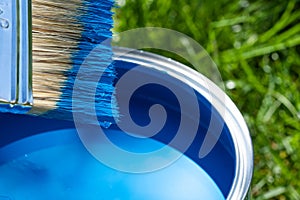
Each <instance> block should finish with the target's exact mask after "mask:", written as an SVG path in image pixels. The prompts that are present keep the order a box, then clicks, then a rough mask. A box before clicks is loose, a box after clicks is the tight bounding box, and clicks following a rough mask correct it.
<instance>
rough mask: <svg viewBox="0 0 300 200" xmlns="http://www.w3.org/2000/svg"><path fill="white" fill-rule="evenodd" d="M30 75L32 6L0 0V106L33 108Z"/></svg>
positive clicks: (23, 2)
mask: <svg viewBox="0 0 300 200" xmlns="http://www.w3.org/2000/svg"><path fill="white" fill-rule="evenodd" d="M31 71H32V61H31V5H30V3H29V2H28V0H25V1H24V0H0V106H1V104H2V106H3V105H4V106H6V107H7V109H14V108H15V109H17V110H20V109H22V108H23V106H25V107H26V106H30V105H31V104H32V101H33V98H32V81H31V74H32V72H31ZM1 110H3V109H1Z"/></svg>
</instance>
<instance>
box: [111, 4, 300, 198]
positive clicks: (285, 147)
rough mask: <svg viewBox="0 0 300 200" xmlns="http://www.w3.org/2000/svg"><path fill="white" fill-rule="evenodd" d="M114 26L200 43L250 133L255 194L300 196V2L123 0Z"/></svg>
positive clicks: (285, 196)
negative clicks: (160, 31) (171, 33)
mask: <svg viewBox="0 0 300 200" xmlns="http://www.w3.org/2000/svg"><path fill="white" fill-rule="evenodd" d="M118 6H119V8H118V9H115V12H116V15H115V23H116V24H115V31H116V32H121V31H125V30H129V29H133V28H137V27H149V26H154V27H164V28H169V29H173V30H176V31H179V32H182V33H184V34H186V35H188V36H190V37H192V38H193V39H195V40H196V41H197V42H199V44H201V45H202V46H203V47H204V48H205V49H206V50H207V51H208V52H209V54H210V55H211V57H212V58H213V60H214V61H215V62H216V64H217V66H218V67H219V70H220V72H221V75H222V78H223V81H224V82H225V85H226V86H227V90H226V92H227V94H228V95H229V96H230V97H231V98H232V100H233V101H234V102H235V103H236V104H237V106H238V108H239V109H240V110H241V112H242V114H243V115H244V117H245V119H246V121H247V123H248V126H249V129H250V131H251V135H252V139H253V144H254V152H255V161H254V162H255V163H254V165H255V167H254V176H253V181H252V191H251V196H252V199H257V200H260V199H280V200H285V199H300V92H299V91H300V1H299V0H272V1H268V0H251V1H250V0H249V1H247V0H216V1H213V0H178V1H177V0H119V1H118Z"/></svg>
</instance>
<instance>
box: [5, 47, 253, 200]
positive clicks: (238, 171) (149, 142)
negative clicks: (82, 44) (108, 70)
mask: <svg viewBox="0 0 300 200" xmlns="http://www.w3.org/2000/svg"><path fill="white" fill-rule="evenodd" d="M114 62H115V63H114V64H115V66H116V70H117V76H118V79H117V80H116V90H117V94H118V95H117V97H116V100H117V101H119V102H126V103H128V104H124V105H120V113H121V116H123V118H122V117H121V119H120V121H117V120H116V124H109V126H107V127H106V128H103V129H104V132H105V134H106V137H107V138H108V139H109V140H110V141H112V143H113V144H114V145H115V146H117V147H119V148H120V149H123V150H125V151H126V152H131V153H132V152H133V153H134V154H143V155H147V156H146V157H143V159H144V160H143V161H145V162H144V164H138V158H137V160H135V161H136V163H135V164H132V163H130V162H127V161H126V160H125V161H124V160H123V161H124V162H125V164H124V163H123V162H119V163H117V165H115V164H116V162H114V161H120V160H118V158H117V157H118V155H117V154H113V153H112V154H108V156H107V157H108V160H107V159H106V158H104V157H101V155H100V156H99V157H97V155H96V154H97V152H96V153H95V152H93V151H94V150H93V149H91V148H90V147H91V146H89V145H90V144H91V143H92V142H91V141H88V140H84V139H83V138H82V133H80V131H78V124H77V122H76V116H75V117H74V118H75V123H74V122H68V121H62V120H55V119H44V118H41V117H30V116H25V115H13V114H1V115H0V123H1V126H0V138H1V139H0V167H3V166H5V167H7V166H9V168H8V169H11V168H13V170H12V171H9V170H8V169H7V168H5V169H6V170H8V171H7V174H9V173H11V174H10V177H9V179H10V180H12V179H16V180H18V179H19V180H22V181H24V180H28V177H30V179H31V181H29V182H23V183H22V185H23V186H20V185H19V187H20V188H21V189H20V191H19V192H21V193H22V192H23V194H27V195H32V194H33V193H31V194H30V193H29V194H28V191H30V190H31V189H36V188H39V187H40V186H41V185H42V184H43V183H44V182H50V183H51V184H52V185H51V187H52V188H53V190H52V191H51V190H49V189H48V190H47V191H43V189H41V188H40V189H41V191H42V192H41V193H39V194H36V195H45V194H46V193H51V192H52V195H53V191H54V193H55V191H64V192H65V195H66V196H64V197H71V196H68V195H71V193H74V191H73V190H75V189H74V188H80V185H82V184H83V183H85V184H86V185H88V187H87V188H85V189H83V190H84V191H85V192H84V193H85V195H87V194H88V195H91V198H90V199H93V198H92V196H94V197H95V196H96V194H95V193H94V194H91V191H93V192H95V191H97V189H95V188H94V187H95V183H96V182H88V181H87V180H85V179H84V177H85V176H87V177H93V176H96V177H97V176H99V177H100V176H102V177H104V178H103V179H101V180H98V182H97V184H99V182H101V183H102V185H101V188H102V191H106V192H104V193H105V195H106V196H105V197H107V198H110V199H111V198H120V199H130V198H132V197H134V195H136V196H135V197H136V198H141V197H142V196H143V197H145V195H146V196H147V197H148V198H144V199H170V198H173V199H176V197H177V199H180V198H181V199H182V197H183V196H180V195H186V196H185V198H184V199H197V197H199V198H200V199H201V198H204V199H205V198H206V199H207V198H208V199H222V198H223V199H233V200H236V199H244V198H246V195H247V192H248V189H249V187H250V183H251V178H252V170H253V152H252V144H251V138H250V135H249V132H248V129H247V126H246V124H245V122H244V120H243V117H242V115H241V114H240V112H239V111H238V109H237V108H236V106H235V105H234V103H233V102H232V101H231V100H230V99H229V98H228V97H227V95H226V94H225V93H224V92H223V91H222V90H221V89H219V88H218V87H217V86H216V85H215V84H214V83H213V82H211V81H210V80H208V79H207V78H206V77H204V76H202V75H201V74H199V73H197V72H195V71H193V70H191V69H189V68H188V67H186V66H184V65H182V64H180V63H178V62H175V61H172V60H170V59H168V58H164V57H161V56H158V55H155V54H151V53H145V52H141V51H132V50H129V49H122V48H118V49H115V58H114ZM135 84H137V85H135ZM126 88H127V89H126ZM128 88H129V89H128ZM131 89H132V91H129V90H131ZM157 105H160V106H161V107H160V106H157ZM162 107H163V109H162ZM126 109H127V110H126ZM128 114H129V115H128ZM126 115H127V116H126ZM127 118H130V119H127ZM130 120H131V121H130ZM161 122H163V123H161ZM122 123H123V124H122ZM132 123H134V124H135V125H134V124H132ZM152 124H154V125H153V127H154V128H153V127H152ZM158 126H161V127H160V128H157V127H158ZM145 127H146V128H148V129H151V131H153V132H154V133H150V132H149V133H148V132H147V133H146V132H143V133H140V131H139V130H145V129H144V128H145ZM149 127H152V128H149ZM76 128H77V130H76ZM156 128H157V130H156ZM124 129H125V131H124ZM77 132H78V133H79V136H78V135H77ZM129 132H130V133H131V134H129ZM143 134H144V135H143ZM73 144H77V145H78V144H81V147H78V146H75V147H74V146H72V145H73ZM82 144H83V145H82ZM70 145H71V146H70ZM56 146H60V147H61V146H62V147H63V148H65V147H67V148H68V151H65V149H63V150H60V151H55V150H53V147H56ZM100 146H101V145H100ZM102 146H108V143H103V145H102ZM165 147H167V150H166V151H164V152H163V153H161V152H160V153H161V154H160V155H158V156H157V155H156V154H152V153H153V152H159V150H160V149H163V148H165ZM109 148H110V147H108V149H109ZM170 149H172V150H170ZM173 149H174V150H175V151H176V152H177V153H174V154H173ZM48 150H49V151H50V152H48V153H46V154H43V153H45V151H48ZM86 150H88V151H86ZM36 152H42V154H38V153H36ZM62 152H64V153H66V152H67V153H68V155H61V154H64V153H62ZM70 152H73V154H72V153H71V155H70ZM83 152H85V153H83ZM111 152H113V151H111ZM88 153H91V154H92V155H93V156H94V158H96V159H93V161H90V160H89V159H91V158H89V159H87V160H84V161H81V163H89V164H90V165H89V166H87V168H86V169H87V170H84V169H82V168H80V167H79V168H78V166H77V165H78V163H80V162H79V161H78V157H72V156H75V155H77V154H79V155H81V156H82V158H84V159H86V158H85V157H86V156H87V154H88ZM93 153H94V154H93ZM98 153H99V152H98ZM100 153H103V152H100ZM83 154H84V155H83ZM45 155H47V157H49V158H48V159H46V158H45ZM106 155H107V154H106ZM173 155H175V156H173ZM55 156H65V158H66V159H70V162H69V164H68V163H66V162H63V159H62V158H60V160H57V159H55ZM155 156H156V157H155ZM154 157H155V158H157V157H159V158H160V160H159V161H158V160H155V159H154V160H155V161H157V162H151V161H153V159H152V158H154ZM126 158H127V157H126ZM130 158H131V157H130V155H128V159H130ZM112 159H113V160H112ZM148 159H149V160H148ZM95 160H98V161H100V162H101V163H103V165H101V167H99V166H98V168H97V167H96V168H92V169H93V170H91V168H90V167H91V165H94V164H95V163H92V164H91V162H94V161H95ZM131 161H132V160H131ZM100 162H97V163H100ZM7 163H9V164H8V165H7ZM156 163H158V165H156ZM60 164H61V165H60ZM123 164H124V165H123ZM151 164H152V165H151ZM1 165H2V166H1ZM45 165H46V166H45ZM66 165H68V166H67V167H68V168H66V169H65V171H64V172H61V171H62V170H63V169H62V168H61V166H66ZM95 165H97V164H95ZM133 165H134V166H133ZM56 166H60V167H56ZM82 166H85V165H84V164H82ZM136 166H138V167H136ZM69 167H70V168H69ZM135 167H136V168H135ZM172 167H175V169H176V170H174V171H172V170H173V168H172ZM176 167H177V168H176ZM195 167H196V168H197V167H198V168H197V169H199V170H198V172H199V171H200V170H202V171H201V173H199V176H197V174H198V172H194V169H195ZM48 168H49V169H48ZM179 168H180V170H179V171H182V170H183V171H184V173H183V172H181V173H179V171H178V169H179ZM2 169H4V168H2ZM70 169H73V170H74V171H72V173H69V179H70V180H71V181H66V180H62V179H58V180H60V181H61V182H62V183H63V184H58V185H59V188H58V185H57V184H54V183H53V182H51V181H50V180H52V179H51V174H52V175H53V174H55V176H57V177H64V176H63V175H64V174H68V173H67V172H68V170H70ZM78 169H80V170H82V171H78ZM139 170H140V171H139ZM164 170H165V171H164ZM185 170H186V171H187V173H186V171H185ZM87 171H92V172H93V173H94V174H86V173H87ZM99 171H102V172H103V173H102V174H101V173H100V174H99ZM196 171H197V170H196ZM81 172H82V174H83V175H82V176H78V177H77V178H78V179H76V178H71V176H72V174H75V173H77V174H80V173H81ZM135 172H136V173H135ZM188 172H191V173H192V176H191V174H188ZM155 173H158V174H156V175H155ZM159 173H162V174H159ZM24 174H25V175H24ZM26 174H27V175H28V176H27V175H26ZM166 174H169V175H166ZM179 174H181V175H180V176H179ZM182 174H185V175H186V177H189V178H184V176H183V175H182ZM143 175H144V176H143ZM152 175H153V176H152ZM189 175H190V176H189ZM193 175H194V176H193ZM23 176H24V177H23ZM32 177H33V178H32ZM141 177H142V178H141ZM193 177H196V180H193ZM203 177H204V178H203ZM205 178H207V181H205V182H203V181H202V185H201V181H200V182H199V183H198V182H197V180H198V181H199V179H203V180H204V179H205ZM124 180H125V181H124ZM183 180H185V181H183ZM191 180H192V181H191ZM22 181H21V182H22ZM52 181H53V180H52ZM147 181H148V182H147ZM189 181H191V182H189ZM193 181H194V182H193ZM176 182H178V185H176V184H175V186H177V187H174V185H172V184H174V183H176ZM37 183H38V184H37ZM56 183H57V180H56ZM71 183H72V184H71ZM192 183H194V184H192ZM203 183H205V184H203ZM11 184H15V183H13V181H12V183H11ZM24 184H27V185H29V186H30V185H33V186H32V188H30V187H29V186H28V187H29V188H27V193H26V191H25V190H26V187H25V186H24ZM53 184H54V185H53ZM147 185H148V187H147ZM156 185H157V187H156ZM166 185H169V186H170V187H167V188H169V190H168V189H164V190H161V189H159V187H161V188H164V187H166ZM192 185H194V186H199V188H193V187H192ZM48 186H49V185H48ZM140 186H143V187H140ZM207 186H209V187H208V189H207V188H206V190H207V191H210V193H213V192H214V191H215V192H216V194H214V195H213V196H205V195H211V194H204V193H197V191H201V187H202V189H203V188H205V187H207ZM1 187H4V186H3V184H2V185H1V183H0V197H2V196H3V198H4V197H5V198H7V199H14V198H15V197H16V196H18V195H20V194H16V193H13V192H12V193H9V192H8V193H6V194H4V193H3V192H5V191H1ZM51 187H47V188H51ZM14 188H16V187H14ZM104 188H105V189H104ZM172 188H173V190H172V191H170V190H171V189H172ZM174 188H175V190H174ZM180 188H184V190H180ZM209 188H210V189H209ZM23 189H24V190H23ZM116 191H118V192H116ZM141 191H143V192H141ZM93 192H92V193H93ZM110 192H111V193H110ZM180 192H181V193H180ZM79 193H80V192H79ZM104 193H103V194H104ZM112 193H114V194H115V195H117V196H113V195H112ZM103 194H102V195H103ZM171 194H172V195H173V196H172V195H171ZM1 195H2V196H1ZM77 195H79V196H80V194H77ZM81 195H82V194H81ZM151 195H154V196H151ZM170 195H171V196H170ZM201 195H202V196H201ZM39 197H41V196H39ZM50 197H57V196H51V195H50V194H49V198H50ZM59 197H62V196H59ZM77 197H78V196H77ZM98 197H99V196H98ZM29 198H30V196H29ZM33 199H34V198H33Z"/></svg>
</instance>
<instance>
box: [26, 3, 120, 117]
mask: <svg viewBox="0 0 300 200" xmlns="http://www.w3.org/2000/svg"><path fill="white" fill-rule="evenodd" d="M112 7H113V1H111V0H98V1H95V0H68V1H61V0H32V40H33V42H32V44H33V46H32V48H33V51H32V54H33V95H34V108H33V109H32V110H31V113H33V114H41V113H47V114H48V115H55V116H54V117H59V116H58V115H61V117H63V118H66V114H69V116H68V117H67V118H70V113H71V112H72V91H73V85H74V81H75V79H76V75H77V72H78V70H79V68H80V66H81V65H82V63H83V61H84V60H85V58H86V57H87V56H88V55H89V53H90V52H91V50H93V49H94V48H95V47H96V46H98V48H99V44H100V43H102V42H103V41H104V40H106V39H108V38H110V37H111V35H112V33H111V28H112V24H113V20H112V12H111V8H112ZM101 45H102V44H101ZM100 49H102V51H101V52H100V53H99V59H97V62H93V63H91V64H89V67H90V68H91V70H90V71H91V74H93V71H94V70H93V69H95V71H98V72H99V70H100V71H101V70H102V71H101V72H104V76H105V77H104V79H103V80H104V81H102V82H100V83H99V85H98V87H97V92H96V94H95V95H96V96H95V99H96V102H97V105H96V109H97V115H98V117H99V119H100V121H111V120H112V119H113V117H114V116H115V115H117V106H116V105H114V103H111V98H112V96H113V93H114V87H113V81H114V78H115V72H114V68H113V65H112V50H111V48H110V46H107V45H102V46H101V47H100ZM88 85H89V84H86V86H83V87H88ZM82 92H83V94H82V95H83V96H84V95H85V94H84V90H83V91H82ZM98 94H99V95H98ZM75 104H76V105H79V106H82V112H84V110H85V109H84V106H85V105H84V102H75ZM81 104H82V105H81ZM49 113H50V114H49ZM87 114H88V113H87Z"/></svg>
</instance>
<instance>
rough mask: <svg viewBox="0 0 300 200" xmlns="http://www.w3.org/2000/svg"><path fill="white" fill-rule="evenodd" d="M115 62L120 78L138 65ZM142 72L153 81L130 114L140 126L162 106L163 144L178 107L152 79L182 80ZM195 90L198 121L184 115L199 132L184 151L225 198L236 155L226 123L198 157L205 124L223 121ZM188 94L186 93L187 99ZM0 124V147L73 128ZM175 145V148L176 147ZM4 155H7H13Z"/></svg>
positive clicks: (19, 119) (7, 117)
mask: <svg viewBox="0 0 300 200" xmlns="http://www.w3.org/2000/svg"><path fill="white" fill-rule="evenodd" d="M115 64H116V66H117V74H118V77H119V79H121V77H122V76H123V75H124V74H126V72H127V71H129V70H131V69H133V68H135V67H136V66H137V64H134V63H131V62H126V61H116V63H115ZM141 75H142V76H150V77H151V78H153V79H154V83H153V84H148V85H145V86H143V87H140V88H139V89H138V90H137V91H136V92H135V93H134V94H133V96H132V98H131V101H130V114H131V117H132V119H133V120H134V121H135V122H136V123H137V124H139V125H140V126H145V125H147V124H148V123H149V116H148V114H149V108H150V107H151V106H152V105H153V104H160V105H162V106H163V107H164V108H165V110H166V112H167V116H168V118H167V121H166V124H165V126H164V127H163V128H162V130H161V131H160V132H159V133H158V134H156V135H154V136H153V137H152V139H154V140H156V141H159V142H161V143H163V144H169V143H170V141H171V140H172V138H174V137H175V135H174V134H176V130H177V129H178V126H179V124H180V119H181V113H180V109H179V107H180V106H179V102H178V100H177V99H176V96H175V95H174V94H173V93H172V91H170V90H168V88H166V87H163V86H160V85H158V84H155V80H157V79H164V80H165V81H168V82H171V83H172V84H173V85H174V86H175V87H181V85H182V84H185V83H183V82H182V81H179V80H177V79H175V78H173V77H171V76H168V75H167V74H164V75H162V73H161V72H159V71H156V70H152V69H149V68H147V69H145V71H141ZM117 92H120V91H117ZM195 93H196V96H197V100H198V102H199V104H198V105H199V110H200V122H199V121H194V119H193V116H189V113H185V114H184V117H187V118H189V119H190V122H191V123H196V124H197V125H198V131H197V135H196V137H195V139H194V140H193V141H192V143H191V145H190V146H189V148H188V149H187V151H185V152H183V153H184V155H186V156H187V157H188V158H190V159H191V160H192V161H193V162H194V163H196V164H197V165H199V166H200V167H201V168H202V169H203V170H204V171H205V172H206V173H207V174H208V175H209V176H210V177H211V179H212V180H213V181H214V182H215V183H216V185H217V186H218V188H219V189H220V190H221V192H222V194H223V195H224V197H225V198H226V196H227V195H228V194H229V192H230V190H231V186H232V183H233V180H234V176H235V159H236V158H235V149H234V145H233V142H232V137H231V133H230V131H229V129H228V127H227V125H226V124H224V126H223V129H222V133H221V135H220V138H219V140H218V142H217V143H216V145H215V146H214V148H213V149H212V151H211V152H210V153H209V154H208V155H206V156H205V157H203V158H199V151H200V148H201V145H202V143H203V140H204V137H205V134H206V133H207V129H208V127H207V124H209V123H210V121H211V120H214V123H224V122H223V121H222V118H221V116H220V115H219V114H218V113H216V112H215V110H214V109H212V108H213V105H211V104H210V103H209V101H208V100H206V99H205V98H204V97H203V96H202V95H201V94H199V93H197V91H195ZM188 95H189V93H188V92H187V93H186V96H187V98H188ZM0 123H1V128H0V138H1V139H0V148H1V147H4V146H6V145H7V144H10V143H12V142H15V141H19V140H21V139H23V138H27V137H29V136H33V135H38V134H41V133H44V132H48V131H55V130H62V129H74V123H73V122H68V121H62V120H54V119H51V120H50V119H44V118H41V117H29V116H24V115H12V114H1V115H0ZM109 129H110V130H119V128H118V127H117V126H116V125H112V126H111V127H110V128H109ZM187 134H188V131H187ZM57 141H59V140H48V141H44V142H45V143H43V144H40V145H42V146H47V145H48V146H51V145H53V143H56V142H57ZM174 148H176V146H175V147H174ZM6 156H8V157H9V156H12V155H6Z"/></svg>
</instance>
